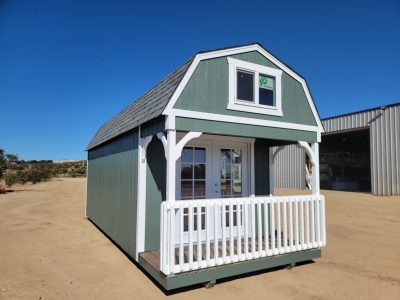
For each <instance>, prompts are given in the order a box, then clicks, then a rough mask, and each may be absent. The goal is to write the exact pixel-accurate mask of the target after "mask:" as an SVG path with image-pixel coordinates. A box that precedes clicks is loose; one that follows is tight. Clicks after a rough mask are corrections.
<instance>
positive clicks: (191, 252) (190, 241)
mask: <svg viewBox="0 0 400 300" xmlns="http://www.w3.org/2000/svg"><path fill="white" fill-rule="evenodd" d="M188 211H189V218H188V219H189V232H188V235H189V251H188V252H189V270H192V269H193V206H192V204H189V209H188Z"/></svg>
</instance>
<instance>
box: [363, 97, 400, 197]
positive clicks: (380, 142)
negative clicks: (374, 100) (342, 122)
mask: <svg viewBox="0 0 400 300" xmlns="http://www.w3.org/2000/svg"><path fill="white" fill-rule="evenodd" d="M370 138H371V176H372V178H371V187H372V193H373V194H374V195H382V196H388V195H400V105H397V106H392V107H388V108H387V109H386V110H384V111H382V112H379V114H378V115H377V116H376V117H375V118H374V119H373V120H372V122H371V125H370Z"/></svg>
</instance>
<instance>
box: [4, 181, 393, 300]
mask: <svg viewBox="0 0 400 300" xmlns="http://www.w3.org/2000/svg"><path fill="white" fill-rule="evenodd" d="M85 186H86V181H85V179H84V178H76V179H56V180H53V181H50V182H45V183H40V184H37V185H35V186H31V185H27V186H23V187H21V188H18V189H17V190H18V191H16V192H13V193H10V194H6V195H0V237H1V238H0V299H64V298H65V299H128V298H129V299H154V298H165V297H166V296H165V295H164V294H163V293H162V292H161V291H160V290H159V289H158V288H157V287H156V286H155V285H154V284H153V283H152V282H151V281H150V280H149V279H148V278H147V277H146V276H145V275H144V274H143V273H142V272H141V271H140V270H139V269H138V268H137V267H136V266H135V265H134V264H133V263H131V262H130V260H129V259H128V258H127V257H126V256H125V255H124V254H123V253H122V252H121V251H120V250H118V249H117V248H116V247H115V246H114V245H113V244H112V243H111V242H110V241H109V240H108V239H107V238H106V237H105V236H104V235H103V234H102V233H100V232H99V231H98V230H97V229H96V228H95V227H94V226H93V225H92V224H91V223H90V222H89V221H88V220H86V218H85V217H84V199H85ZM279 193H280V194H282V193H293V191H279ZM323 193H324V194H325V196H326V198H327V222H328V224H327V226H328V246H327V247H326V249H324V250H323V258H322V259H319V260H317V261H316V263H312V264H306V265H302V266H298V267H296V268H294V269H292V270H286V269H281V270H277V271H273V272H265V273H261V274H258V275H255V276H249V277H245V278H241V279H235V280H230V281H226V282H223V283H220V284H217V285H216V286H215V287H214V288H213V289H208V290H207V289H204V288H198V289H193V290H189V291H186V292H184V293H178V294H174V295H171V296H170V298H171V299H175V298H176V299H205V298H206V299H267V298H268V299H385V300H386V299H400V197H374V196H371V195H368V194H360V193H345V192H329V191H324V192H323Z"/></svg>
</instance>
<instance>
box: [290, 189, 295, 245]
mask: <svg viewBox="0 0 400 300" xmlns="http://www.w3.org/2000/svg"><path fill="white" fill-rule="evenodd" d="M293 200H294V197H293V196H291V197H290V198H289V235H290V241H289V242H290V243H289V245H290V251H294V250H296V248H295V247H294V245H293V240H294V237H293Z"/></svg>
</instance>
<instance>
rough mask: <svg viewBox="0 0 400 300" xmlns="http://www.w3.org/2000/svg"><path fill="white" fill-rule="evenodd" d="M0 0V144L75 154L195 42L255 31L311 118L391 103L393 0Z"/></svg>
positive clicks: (397, 28) (397, 27)
mask: <svg viewBox="0 0 400 300" xmlns="http://www.w3.org/2000/svg"><path fill="white" fill-rule="evenodd" d="M141 2H144V3H141V4H135V1H117V0H113V1H84V0H81V1H73V0H69V1H41V0H36V1H24V0H15V1H11V0H0V147H2V148H5V149H6V150H7V151H8V152H12V153H18V154H19V156H20V158H22V159H74V158H85V157H86V154H85V152H84V148H85V146H86V145H87V143H88V142H89V140H90V139H91V137H92V136H93V135H94V133H95V132H96V130H97V129H98V127H99V126H100V125H102V124H103V123H104V122H106V121H107V120H108V119H109V118H111V117H112V116H113V115H115V114H116V113H118V112H119V111H120V110H122V109H123V108H124V107H125V106H127V105H128V104H129V103H130V102H132V101H133V100H135V99H136V98H138V97H139V96H141V95H142V94H143V93H145V92H146V91H147V90H148V89H150V88H151V87H152V86H154V85H155V84H156V83H157V82H158V81H159V80H161V79H162V78H163V77H164V76H166V75H167V74H168V73H169V72H171V71H172V70H173V69H175V68H176V67H178V66H179V65H180V64H182V63H183V62H184V61H185V60H187V59H188V58H189V57H191V56H192V55H193V54H194V53H196V52H198V51H200V50H209V49H215V48H220V47H225V46H230V45H238V44H246V43H249V42H254V41H258V42H260V43H261V44H263V45H264V46H265V47H266V48H267V49H268V50H270V51H271V52H272V53H273V54H274V55H276V56H277V57H278V58H280V59H281V60H282V61H283V62H285V63H287V64H288V65H289V66H291V67H292V68H293V69H294V70H296V71H297V72H298V73H300V74H301V75H302V76H303V77H305V78H306V80H307V82H308V85H309V88H310V89H311V92H312V94H313V97H314V100H315V102H316V104H317V107H318V110H319V112H320V115H321V117H322V118H324V117H329V116H332V115H337V114H342V113H347V112H352V111H356V110H361V109H366V108H371V107H375V106H379V105H383V104H389V103H393V102H399V101H400V75H399V74H400V73H399V71H400V55H399V53H400V1H398V0H391V1H390V0H381V1H373V2H369V1H330V2H329V3H327V1H249V0H248V1H225V2H224V1H215V0H214V1H201V2H198V1H196V2H193V3H190V1H180V2H178V1H159V2H157V1H141Z"/></svg>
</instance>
